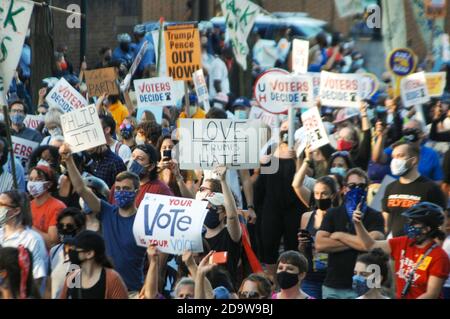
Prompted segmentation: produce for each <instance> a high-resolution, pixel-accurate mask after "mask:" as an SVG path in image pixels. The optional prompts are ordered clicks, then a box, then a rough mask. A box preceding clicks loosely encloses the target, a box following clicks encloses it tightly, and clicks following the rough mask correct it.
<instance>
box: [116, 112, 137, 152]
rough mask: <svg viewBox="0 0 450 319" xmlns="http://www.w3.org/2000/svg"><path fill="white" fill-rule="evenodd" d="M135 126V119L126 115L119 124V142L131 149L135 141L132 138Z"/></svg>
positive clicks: (134, 145)
mask: <svg viewBox="0 0 450 319" xmlns="http://www.w3.org/2000/svg"><path fill="white" fill-rule="evenodd" d="M136 128H137V123H136V120H134V118H132V117H129V116H128V117H126V118H125V119H124V120H123V122H122V124H121V125H120V137H121V138H122V140H121V142H122V143H123V144H125V145H126V146H128V147H129V148H130V150H131V151H133V150H134V148H135V147H136V141H135V140H134V136H135V131H136Z"/></svg>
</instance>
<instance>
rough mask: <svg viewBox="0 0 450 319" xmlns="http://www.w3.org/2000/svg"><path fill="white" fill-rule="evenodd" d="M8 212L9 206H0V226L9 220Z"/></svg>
mask: <svg viewBox="0 0 450 319" xmlns="http://www.w3.org/2000/svg"><path fill="white" fill-rule="evenodd" d="M8 212H9V208H7V207H1V208H0V226H3V225H4V224H6V222H7V221H8Z"/></svg>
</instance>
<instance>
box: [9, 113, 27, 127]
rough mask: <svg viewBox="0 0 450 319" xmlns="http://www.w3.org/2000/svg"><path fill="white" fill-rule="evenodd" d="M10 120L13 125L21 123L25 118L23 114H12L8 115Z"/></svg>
mask: <svg viewBox="0 0 450 319" xmlns="http://www.w3.org/2000/svg"><path fill="white" fill-rule="evenodd" d="M10 119H11V122H12V124H14V125H22V124H23V121H24V120H25V115H23V114H18V113H16V114H13V115H11V116H10Z"/></svg>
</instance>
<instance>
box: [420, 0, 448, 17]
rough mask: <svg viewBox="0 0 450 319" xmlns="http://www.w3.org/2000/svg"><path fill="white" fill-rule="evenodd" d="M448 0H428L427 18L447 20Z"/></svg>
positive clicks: (426, 6) (426, 7) (426, 5)
mask: <svg viewBox="0 0 450 319" xmlns="http://www.w3.org/2000/svg"><path fill="white" fill-rule="evenodd" d="M446 2H447V1H446V0H426V1H425V16H426V17H427V18H428V19H438V18H445V16H446V14H447V3H446Z"/></svg>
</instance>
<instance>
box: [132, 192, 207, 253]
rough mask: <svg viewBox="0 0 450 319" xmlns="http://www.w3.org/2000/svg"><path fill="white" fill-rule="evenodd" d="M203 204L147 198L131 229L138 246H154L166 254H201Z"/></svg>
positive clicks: (204, 214) (169, 197)
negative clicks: (186, 252)
mask: <svg viewBox="0 0 450 319" xmlns="http://www.w3.org/2000/svg"><path fill="white" fill-rule="evenodd" d="M207 204H208V202H206V201H198V200H193V199H189V198H179V197H171V196H164V195H156V194H146V195H145V197H144V200H143V201H142V202H141V204H140V206H139V209H138V212H137V214H136V218H135V220H134V225H133V233H134V237H135V239H136V243H137V244H138V245H139V246H143V247H147V246H148V245H150V244H156V245H157V247H158V249H159V250H160V251H161V252H163V253H167V254H174V255H181V254H183V253H184V252H185V251H188V250H189V251H192V252H196V253H200V252H203V244H202V227H203V221H204V220H205V217H206V213H207V209H206V205H207Z"/></svg>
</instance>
